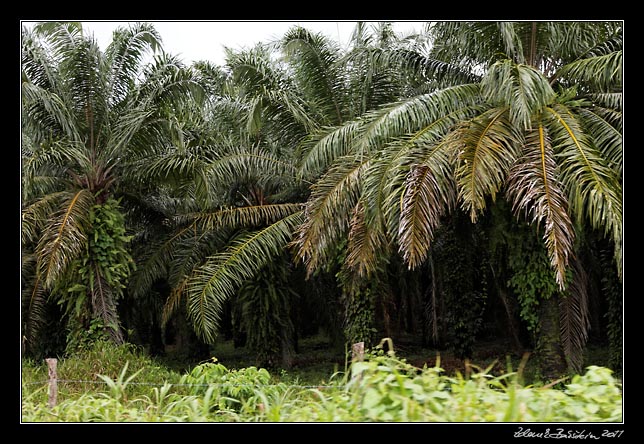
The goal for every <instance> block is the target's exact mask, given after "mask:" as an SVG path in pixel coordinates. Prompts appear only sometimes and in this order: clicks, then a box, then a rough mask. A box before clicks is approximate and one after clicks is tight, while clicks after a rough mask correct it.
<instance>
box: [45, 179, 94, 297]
mask: <svg viewBox="0 0 644 444" xmlns="http://www.w3.org/2000/svg"><path fill="white" fill-rule="evenodd" d="M94 203H95V198H94V196H93V195H92V193H90V192H89V191H88V190H85V189H82V190H80V191H78V192H76V193H75V194H70V196H69V198H68V199H66V200H65V201H64V206H63V207H62V208H61V209H60V210H59V211H57V212H56V213H54V214H53V215H52V216H51V219H50V222H49V223H48V224H47V226H46V227H45V229H44V231H43V235H42V237H41V238H40V240H39V242H38V245H37V247H36V251H37V254H38V269H37V270H38V275H39V276H40V279H41V280H42V282H43V285H44V286H45V288H52V287H53V286H54V285H55V283H56V282H57V280H58V279H59V277H60V276H62V274H63V273H64V272H65V270H66V269H67V266H68V265H69V264H70V262H71V261H73V260H74V259H76V258H77V257H79V256H80V254H81V253H82V252H83V250H84V248H85V244H86V239H87V235H86V230H87V226H88V222H89V213H90V209H91V207H92V206H93V205H94Z"/></svg>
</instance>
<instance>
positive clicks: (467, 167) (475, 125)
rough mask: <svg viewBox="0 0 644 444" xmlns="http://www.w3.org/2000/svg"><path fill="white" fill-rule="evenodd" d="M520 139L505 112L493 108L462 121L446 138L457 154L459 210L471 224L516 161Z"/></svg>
mask: <svg viewBox="0 0 644 444" xmlns="http://www.w3.org/2000/svg"><path fill="white" fill-rule="evenodd" d="M520 142H521V136H520V134H518V133H517V132H516V129H515V127H514V126H513V125H512V124H511V123H510V120H509V115H508V109H507V108H496V109H491V110H489V111H486V112H484V113H483V114H481V115H479V116H477V117H475V118H473V119H471V120H470V121H468V122H465V123H464V124H463V125H462V126H461V127H460V128H459V129H457V130H455V131H454V132H453V133H452V134H451V135H450V137H449V144H450V145H453V146H454V149H456V150H457V151H458V152H459V163H458V165H457V167H456V170H455V174H456V180H457V183H458V190H459V198H460V200H461V201H462V207H463V209H464V210H465V211H467V212H469V214H470V217H471V219H472V222H475V221H476V219H477V215H478V213H479V212H480V211H482V210H483V209H484V208H485V206H486V198H487V197H488V196H490V197H491V198H492V199H493V200H494V199H495V197H496V193H497V192H498V190H499V189H500V188H501V186H502V185H503V181H504V180H505V178H506V176H507V173H508V171H509V169H510V166H511V165H512V164H513V163H514V161H515V159H516V158H517V155H518V152H517V146H519V144H520Z"/></svg>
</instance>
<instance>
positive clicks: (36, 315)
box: [21, 251, 49, 346]
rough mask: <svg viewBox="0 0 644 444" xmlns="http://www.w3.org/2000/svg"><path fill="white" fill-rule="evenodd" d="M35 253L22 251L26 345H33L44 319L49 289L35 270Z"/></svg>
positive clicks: (23, 332) (24, 334)
mask: <svg viewBox="0 0 644 444" xmlns="http://www.w3.org/2000/svg"><path fill="white" fill-rule="evenodd" d="M36 262H37V259H36V255H35V254H28V253H26V252H25V251H22V268H21V277H22V279H23V282H22V304H21V305H22V325H21V328H22V337H23V338H22V339H23V340H24V341H26V343H27V346H34V345H35V344H36V342H37V338H38V332H39V331H40V330H41V328H42V327H43V325H44V323H45V321H46V304H47V299H48V298H49V291H48V290H46V289H45V287H44V285H43V283H42V280H41V279H40V277H39V276H38V274H37V272H36V265H37V263H36Z"/></svg>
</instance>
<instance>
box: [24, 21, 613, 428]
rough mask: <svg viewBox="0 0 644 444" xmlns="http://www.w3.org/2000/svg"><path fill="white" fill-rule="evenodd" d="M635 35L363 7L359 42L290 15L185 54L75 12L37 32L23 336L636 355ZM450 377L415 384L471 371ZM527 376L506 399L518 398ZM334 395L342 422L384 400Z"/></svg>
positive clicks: (567, 358)
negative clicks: (630, 172)
mask: <svg viewBox="0 0 644 444" xmlns="http://www.w3.org/2000/svg"><path fill="white" fill-rule="evenodd" d="M213 26H216V24H214V23H213ZM622 40H623V38H622V24H621V23H619V22H431V23H427V26H426V27H425V29H423V30H422V32H420V33H419V34H418V35H414V36H408V37H406V38H402V37H401V36H398V35H396V34H395V33H394V32H393V30H392V28H391V26H390V25H389V24H387V23H379V24H377V25H374V26H371V27H370V26H368V25H367V24H365V23H359V24H358V26H357V27H356V29H355V32H354V35H353V37H352V39H351V42H350V44H349V46H348V47H347V48H346V49H342V48H340V46H339V45H338V44H337V42H334V41H333V40H332V39H330V38H328V37H326V36H324V35H321V34H315V33H312V32H310V31H308V30H307V29H305V28H302V27H293V28H292V29H291V30H290V31H289V32H287V33H286V34H285V35H284V36H283V37H282V38H281V39H280V40H279V41H277V42H273V44H270V45H269V44H261V43H260V44H258V45H256V46H255V47H252V48H249V49H244V50H239V51H233V50H229V51H228V54H227V61H226V65H225V66H214V65H213V64H211V63H209V62H208V61H201V62H197V63H194V64H193V65H192V66H186V65H185V64H183V63H182V62H181V61H180V60H179V59H178V58H176V57H173V56H172V55H169V54H167V53H165V52H164V51H163V48H162V41H161V36H159V35H158V34H157V32H156V31H155V30H154V28H153V27H152V26H151V25H148V24H136V25H131V26H129V27H123V28H119V29H118V30H117V31H116V32H115V33H114V36H113V41H112V43H111V44H110V45H109V46H108V48H107V49H106V50H105V51H101V50H100V49H99V48H98V45H97V44H96V42H95V40H94V39H93V37H92V36H91V35H86V34H85V33H83V30H82V27H81V25H80V24H78V23H57V22H56V23H53V22H52V23H43V24H39V25H37V26H36V27H35V28H34V29H32V30H28V29H23V31H22V78H21V85H22V114H21V115H22V123H23V125H22V136H23V137H22V146H21V152H22V164H23V175H22V233H21V240H22V258H23V261H22V276H21V278H22V281H21V284H22V327H23V343H24V351H25V352H26V353H27V355H28V356H31V357H34V358H42V357H44V356H52V355H56V354H58V355H63V354H65V353H73V352H74V351H75V350H76V349H85V348H86V347H87V346H88V345H89V344H91V343H92V342H94V341H96V340H99V339H103V338H111V340H113V341H114V342H116V343H123V342H132V343H136V344H140V345H143V346H145V347H147V348H148V349H149V350H150V351H151V352H152V353H157V354H164V353H171V352H173V351H179V352H184V353H187V354H188V355H192V356H185V358H186V359H189V360H195V359H197V360H199V359H204V358H205V357H207V356H208V351H209V347H211V346H213V345H214V344H216V343H217V341H219V340H220V339H221V338H222V337H223V338H225V339H229V338H233V339H234V340H235V343H236V344H238V345H240V346H241V345H245V346H247V347H248V348H249V349H250V350H252V351H253V353H255V354H256V356H257V359H258V362H259V364H261V365H265V366H267V367H285V368H288V367H289V366H290V365H291V363H292V361H293V357H294V356H295V355H296V354H297V349H298V339H299V338H301V337H303V336H306V335H312V334H317V333H318V332H324V333H325V334H327V335H328V336H329V337H330V338H331V339H332V340H333V342H334V343H335V346H336V347H338V348H340V349H342V348H343V347H344V344H346V343H353V342H358V341H363V342H365V343H366V344H367V346H369V345H371V346H373V345H375V342H376V341H377V339H378V338H380V337H384V336H387V337H393V338H394V340H396V341H398V340H399V339H401V340H403V339H404V340H408V341H411V342H416V343H418V342H420V343H422V344H424V345H426V346H431V347H435V348H439V349H449V350H450V351H451V352H454V353H455V354H457V355H458V356H460V357H462V358H467V357H471V356H472V354H473V352H474V350H475V349H476V347H477V344H478V342H479V341H480V340H481V339H488V340H489V339H499V338H511V340H512V341H513V344H512V348H513V349H514V351H516V352H517V353H519V354H520V353H521V352H522V351H523V350H534V352H535V354H537V356H538V357H539V362H540V363H541V366H542V375H543V378H544V379H556V378H558V377H559V376H562V375H563V374H565V373H581V372H582V371H583V369H584V367H585V366H587V365H588V364H589V363H588V362H585V357H584V356H585V351H586V350H587V344H588V341H590V340H592V341H595V342H596V343H598V344H599V345H603V346H608V347H609V348H610V353H611V365H612V367H613V368H614V369H615V370H618V369H619V368H620V366H621V358H622V355H621V348H622V336H623V332H622V328H621V323H622V319H623V318H622V310H623V295H622V279H623V275H622V272H623V258H622V249H623V240H622V217H623V216H622V211H623V210H622V196H623V192H622V176H623V165H622V164H623V162H622V159H623V148H622V58H623V51H622ZM150 56H151V60H152V61H151V62H150V63H146V62H145V61H146V60H148V59H147V58H148V57H150ZM604 313H606V314H605V315H604ZM605 338H608V340H606V339H605ZM383 359H384V358H383ZM365 365H366V364H365ZM387 365H389V364H387ZM398 365H402V364H400V363H398V364H395V365H394V367H395V368H396V370H395V371H394V370H392V372H394V373H395V374H396V375H397V374H398V373H396V372H402V373H404V372H403V371H402V370H400V369H401V368H403V367H400V368H398V367H397V366H398ZM222 371H223V370H222ZM432 372H433V371H429V370H428V371H423V373H422V375H420V376H419V375H415V376H414V377H413V378H411V379H410V382H409V384H410V387H412V386H414V387H415V386H416V385H417V384H419V385H418V387H421V389H422V391H424V390H425V389H427V390H429V392H428V393H431V392H432V391H433V390H435V388H436V387H434V386H432V387H425V386H424V385H423V384H425V383H429V382H427V381H433V382H431V384H435V383H436V384H439V382H440V384H448V385H453V386H454V387H461V385H462V386H463V387H465V386H467V387H469V385H468V384H470V382H469V380H468V382H467V383H466V382H465V381H464V380H463V381H458V380H447V379H440V378H438V376H437V375H434V376H432V375H433V373H432ZM602 372H603V370H592V371H591V373H590V376H587V378H590V379H592V378H599V379H602V380H603V379H605V374H604V373H602ZM402 373H401V374H402ZM434 373H436V372H434ZM374 377H375V376H374ZM410 377H411V376H410ZM416 378H420V379H418V380H417V379H416ZM436 378H438V379H436ZM441 378H442V376H441ZM426 380H427V381H426ZM497 382H498V383H499V384H501V385H503V383H504V382H502V381H497ZM472 383H473V384H476V381H474V382H472ZM350 384H351V383H350ZM354 384H358V383H357V382H356V381H354ZM358 385H359V384H358ZM499 387H500V386H499ZM510 387H514V386H513V385H510V386H507V387H505V388H503V389H500V390H499V391H493V392H492V393H494V395H493V397H494V400H495V401H494V402H498V403H500V404H502V405H508V406H510V405H511V406H516V404H513V403H512V402H510V401H508V398H507V397H510V396H515V393H514V391H513V390H514V389H511V388H510ZM409 390H412V392H413V391H414V390H416V389H414V388H409ZM458 390H460V388H459V389H458ZM458 390H457V391H458ZM463 390H465V388H463ZM570 390H574V389H570ZM439 392H440V390H439ZM342 393H344V394H343V395H338V396H340V398H342V396H345V398H346V399H344V401H346V402H347V403H348V404H347V410H346V414H347V415H348V416H347V417H349V416H350V415H351V414H357V415H358V416H356V418H368V417H370V415H375V416H374V417H377V418H380V419H383V418H389V416H387V415H389V414H391V412H389V411H388V410H386V409H385V410H383V411H382V412H381V411H378V412H377V413H373V412H367V411H362V410H360V411H357V410H355V409H356V408H357V407H355V405H354V404H351V403H352V402H353V401H351V399H353V398H352V397H353V396H354V395H355V396H358V395H356V394H355V393H361V392H360V389H359V387H358V388H356V391H355V392H351V393H349V392H342ZM410 393H411V392H410ZM414 393H415V392H414ZM166 394H167V393H166ZM201 395H202V394H198V395H197V394H191V395H190V396H193V397H195V398H194V399H193V401H191V402H194V403H195V404H193V407H194V408H197V407H196V406H198V405H199V406H200V405H201V404H200V403H201V402H203V398H199V396H201ZM282 395H284V394H280V395H279V396H282ZM309 395H310V396H318V397H319V399H320V401H321V404H320V405H322V406H324V405H325V402H326V398H325V397H324V395H323V394H315V395H312V394H309ZM363 395H364V396H366V394H365V393H362V395H360V396H363ZM155 396H161V392H160V391H159V392H157V393H156V395H155ZM208 396H213V394H212V393H211V394H210V395H208ZM227 396H228V395H227ZM267 396H268V395H267ZM271 396H273V395H271ZM275 396H277V395H275ZM279 396H278V398H279ZM284 396H285V395H284ZM376 396H380V395H379V394H377V393H371V392H370V394H369V399H370V401H369V402H371V401H373V400H375V399H376V398H375V397H376ZM441 396H442V395H441ZM441 396H439V397H438V398H439V400H438V401H437V400H430V399H429V398H428V399H425V398H423V399H420V398H419V399H413V397H412V398H410V399H411V400H410V401H409V402H412V401H413V403H416V404H413V405H412V404H409V405H408V406H407V407H409V408H410V409H412V410H410V411H409V412H412V411H413V412H416V413H413V412H412V413H413V415H416V414H417V415H419V416H413V418H415V420H418V419H420V418H433V419H436V420H439V419H440V418H446V419H445V420H454V419H456V418H457V416H454V417H447V416H445V417H443V416H441V415H443V413H441V412H442V410H441V409H442V407H441V409H438V410H432V411H431V413H428V412H427V411H426V410H425V407H426V405H428V404H432V403H434V402H439V401H440V399H441ZM490 396H492V395H490ZM497 396H500V397H501V398H503V399H501V398H499V399H497V398H496V397H497ZM556 396H559V395H556ZM504 397H505V398H504ZM271 399H272V398H271ZM490 399H492V398H490ZM562 399H563V398H562ZM566 399H568V398H566ZM344 401H343V402H344ZM399 401H400V400H398V399H397V398H396V399H393V398H391V399H388V400H386V401H383V402H382V403H381V402H380V401H378V402H375V403H374V405H379V406H382V405H385V406H386V405H392V404H395V405H396V406H398V404H397V403H398V402H399ZM445 401H448V400H445ZM550 401H552V402H554V403H557V402H560V400H554V399H553V400H549V401H548V402H550ZM91 402H98V401H96V400H92V401H91ZM106 402H107V401H106ZM109 402H110V403H111V402H113V400H112V401H109ZM244 402H246V401H244ZM267 402H268V400H267ZM401 402H402V401H401ZM441 402H442V401H441ZM562 402H563V401H562ZM575 402H576V401H575ZM508 403H509V404H508ZM264 404H265V405H268V404H267V403H266V402H265V403H264ZM368 404H369V403H368ZM110 405H111V404H110ZM119 405H120V404H119ZM361 405H362V404H361ZM112 407H116V406H112ZM121 407H123V406H122V405H120V407H119V408H121ZM193 407H191V408H193ZM110 408H111V407H110ZM198 408H201V407H198ZM361 408H362V407H361ZM508 408H510V407H508ZM512 408H514V407H512ZM128 409H129V407H128ZM501 410H502V411H503V412H504V413H503V414H501V413H498V412H496V413H491V415H492V416H493V418H492V420H499V418H500V417H499V416H495V415H497V414H501V418H502V417H506V416H507V415H510V417H512V418H515V417H519V416H516V415H524V416H521V418H529V417H531V416H532V415H533V414H534V415H536V414H537V413H536V412H537V410H538V408H536V407H535V410H534V412H533V411H532V410H525V411H521V412H520V413H517V412H516V411H514V410H512V409H510V410H512V412H510V413H509V411H508V410H504V409H501ZM198 411H199V412H201V413H199V414H206V413H203V412H210V410H209V409H206V410H198ZM268 411H269V410H266V411H265V412H263V413H261V415H268ZM343 411H344V410H342V408H339V410H338V414H339V415H343V414H344V413H342V412H343ZM128 412H129V413H127V414H128V415H129V414H132V415H136V413H135V412H134V411H133V410H128ZM328 413H329V412H327V413H323V412H309V413H301V414H302V415H303V416H307V415H309V414H310V415H313V416H315V415H317V414H320V415H322V416H323V415H324V414H328ZM412 413H410V414H412ZM461 413H462V415H463V416H461V417H463V418H469V419H470V420H473V419H474V418H473V417H472V416H468V415H469V413H463V412H461ZM591 413H592V414H598V415H600V416H602V415H604V416H603V417H605V418H611V417H612V416H611V415H613V413H612V412H609V413H606V412H604V411H602V413H597V412H591ZM119 414H120V413H119ZM195 414H196V413H195ZM207 414H208V415H209V414H210V413H207ZM298 414H299V413H298ZM454 414H455V415H456V413H454ZM557 414H559V413H557ZM261 415H260V416H261ZM379 415H380V416H379ZM382 415H384V416H382ZM432 415H437V416H432ZM562 415H564V416H565V415H568V413H566V414H562ZM224 416H225V415H224ZM573 416H574V415H573ZM573 416H565V417H566V418H568V419H570V420H574V419H573ZM286 417H288V416H286ZM562 417H563V416H562ZM401 419H403V418H401V417H393V418H392V420H401ZM486 419H487V418H483V419H482V420H486Z"/></svg>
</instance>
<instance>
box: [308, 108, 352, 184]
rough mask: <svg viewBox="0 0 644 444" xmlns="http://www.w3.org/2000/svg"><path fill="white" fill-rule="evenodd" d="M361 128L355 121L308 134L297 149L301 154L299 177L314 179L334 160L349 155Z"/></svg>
mask: <svg viewBox="0 0 644 444" xmlns="http://www.w3.org/2000/svg"><path fill="white" fill-rule="evenodd" d="M363 127H364V123H363V122H362V121H361V120H356V121H352V122H347V123H345V124H344V125H342V126H339V127H336V128H325V129H323V130H320V131H317V132H315V133H313V134H310V135H309V136H308V137H307V138H306V139H305V140H304V141H303V142H302V144H301V145H300V147H299V150H300V152H301V153H302V160H301V163H300V171H299V175H300V176H301V177H304V178H308V179H311V178H315V177H317V176H318V175H319V174H322V173H323V172H324V171H326V170H327V168H328V167H329V166H330V165H331V164H333V162H334V161H335V160H336V159H338V158H340V157H343V156H346V155H348V154H350V153H351V150H352V149H353V147H354V143H355V141H356V140H357V139H358V137H359V136H360V135H361V131H362V128H363Z"/></svg>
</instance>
